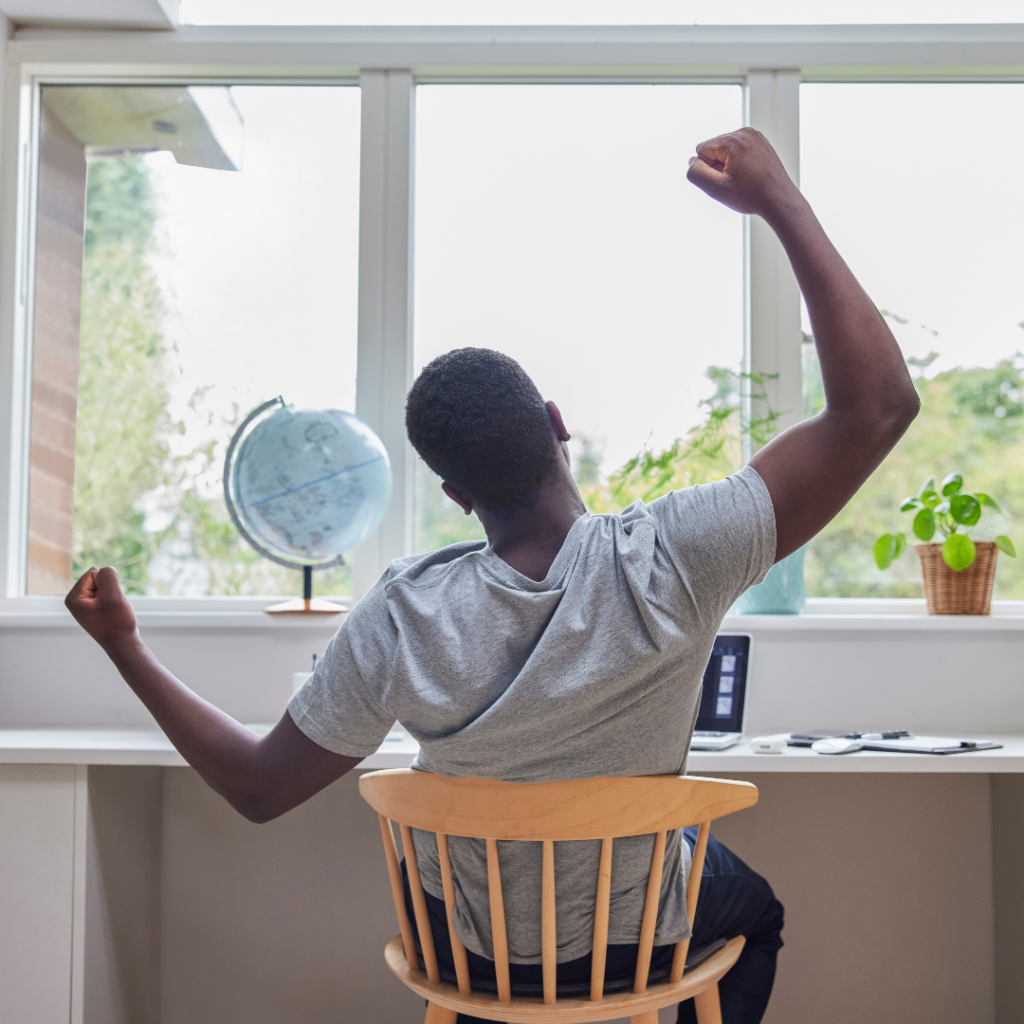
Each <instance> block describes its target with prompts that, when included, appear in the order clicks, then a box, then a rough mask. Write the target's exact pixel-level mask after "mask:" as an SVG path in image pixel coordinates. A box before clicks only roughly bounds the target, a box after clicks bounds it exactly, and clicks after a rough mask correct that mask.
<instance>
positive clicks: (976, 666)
mask: <svg viewBox="0 0 1024 1024" xmlns="http://www.w3.org/2000/svg"><path fill="white" fill-rule="evenodd" d="M171 618H172V617H171V616H166V615H165V616H160V617H158V618H157V620H156V621H157V622H159V624H158V625H157V624H155V625H148V624H147V619H148V617H147V616H145V615H143V616H142V617H141V622H142V627H141V628H142V634H143V637H144V638H145V639H146V641H147V642H148V643H149V644H150V646H151V647H152V648H153V650H154V652H155V653H156V655H157V657H159V658H160V659H161V660H163V661H164V663H165V664H166V665H167V666H168V668H170V669H171V670H172V671H173V672H175V673H176V674H177V675H178V676H179V677H180V678H181V679H182V680H184V681H185V682H186V683H187V684H188V685H189V686H192V687H193V688H194V689H195V690H197V691H198V692H199V693H200V694H201V695H202V696H203V697H205V698H207V699H208V700H210V701H212V702H213V703H214V704H216V705H217V706H219V707H221V708H223V709H224V710H225V711H226V712H228V713H229V714H231V715H234V716H235V717H236V718H238V719H240V720H241V721H243V722H271V721H276V720H277V719H278V718H279V717H280V715H281V714H282V712H283V710H284V707H285V705H286V704H287V701H288V697H289V696H290V694H291V677H292V673H293V672H298V671H307V670H308V668H309V665H310V662H311V660H312V654H313V653H314V652H316V653H317V654H318V655H320V654H322V653H323V651H324V648H325V647H326V646H327V643H328V641H329V640H330V638H331V635H332V634H333V631H334V628H335V627H334V626H332V625H329V624H320V625H318V624H315V623H314V624H312V625H305V624H303V625H286V624H283V623H282V622H280V621H274V620H270V619H269V618H267V617H266V616H262V615H260V614H259V613H256V614H252V615H240V616H232V617H230V618H231V620H232V624H225V625H218V626H207V627H200V626H196V625H192V624H190V625H181V626H176V625H172V624H168V622H169V620H170V619H171ZM908 619H909V621H908V623H907V624H906V625H900V626H899V627H898V628H887V629H878V628H876V627H875V626H874V625H869V624H868V622H875V621H877V620H868V619H865V624H864V625H863V626H860V627H858V628H850V627H851V626H853V627H857V622H856V617H853V616H850V617H846V618H843V617H839V616H837V617H836V619H835V623H836V625H835V627H834V628H832V627H831V626H829V624H828V623H827V622H823V621H822V619H820V618H815V619H810V620H807V621H806V622H801V621H799V620H797V619H791V620H789V621H788V622H786V623H784V624H782V625H784V626H785V628H779V626H780V623H778V622H774V623H768V624H767V625H765V626H762V625H760V624H759V623H760V622H764V620H763V619H760V620H759V619H758V618H757V617H751V619H749V620H745V619H744V618H742V617H736V618H730V619H728V620H726V623H725V624H724V626H723V629H724V630H743V631H748V632H751V633H753V635H754V653H753V662H752V672H751V687H750V694H749V700H750V705H749V714H748V719H747V726H748V729H747V731H748V732H750V733H751V734H754V735H758V734H763V733H770V732H784V731H790V730H796V729H809V728H831V727H835V728H839V727H848V728H856V727H864V728H867V727H873V728H883V727H900V728H907V729H911V730H915V731H918V732H923V733H926V732H931V733H939V734H942V733H946V732H949V733H961V732H962V733H965V734H967V733H978V734H984V733H1024V701H1022V700H1021V699H1020V694H1021V689H1022V687H1021V684H1022V682H1024V628H1020V626H1021V625H1024V623H1020V624H1016V623H1012V624H1010V625H1012V626H1016V628H1010V629H1003V630H1000V629H996V628H994V627H995V626H997V625H999V623H998V622H996V620H992V621H989V622H978V623H976V624H975V623H971V624H970V625H971V626H976V628H973V629H964V628H956V629H954V628H953V627H954V626H960V625H961V624H962V623H951V624H950V626H949V627H948V628H939V629H936V628H933V627H935V626H936V625H941V626H943V627H944V626H945V624H942V623H936V621H935V620H934V619H932V620H929V619H927V618H924V617H922V618H921V619H915V618H911V617H908ZM22 621H24V622H33V621H40V620H38V619H30V618H28V617H25V619H24V620H23V619H22V617H20V616H5V615H2V614H0V728H19V727H35V726H40V727H41V726H54V727H61V726H69V727H72V726H108V727H113V726H120V727H132V726H145V725H152V724H153V723H152V719H151V718H150V716H149V714H148V712H147V711H146V710H145V709H144V708H143V707H142V705H141V704H140V703H139V702H138V701H137V700H136V698H135V696H134V695H133V694H132V693H131V692H130V691H129V690H128V688H127V686H125V684H124V683H123V682H122V681H121V679H120V677H119V676H118V675H117V673H116V672H115V671H114V669H113V667H112V666H111V664H110V663H109V662H108V661H107V659H106V657H105V656H104V654H103V652H102V651H101V650H100V649H99V648H98V647H97V646H96V645H95V644H94V643H93V642H92V641H91V640H90V639H89V638H88V637H87V636H86V635H85V634H84V633H83V632H82V631H81V630H80V629H79V628H78V627H77V626H76V625H75V624H74V623H73V622H72V621H71V619H70V617H68V618H64V619H61V618H57V619H55V620H54V621H56V622H58V623H62V624H60V625H48V626H41V625H24V624H19V623H20V622H22ZM187 621H189V622H190V623H194V622H195V621H196V617H195V616H190V617H188V620H187ZM823 627H828V628H823Z"/></svg>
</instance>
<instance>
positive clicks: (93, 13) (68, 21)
mask: <svg viewBox="0 0 1024 1024" xmlns="http://www.w3.org/2000/svg"><path fill="white" fill-rule="evenodd" d="M0 11H2V12H3V13H4V14H6V15H7V17H8V18H10V19H11V21H13V22H14V23H15V24H16V25H56V24H59V25H69V26H70V25H87V26H89V27H97V28H99V27H103V28H174V27H175V26H176V25H177V24H178V0H0Z"/></svg>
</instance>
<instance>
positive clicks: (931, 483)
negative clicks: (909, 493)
mask: <svg viewBox="0 0 1024 1024" xmlns="http://www.w3.org/2000/svg"><path fill="white" fill-rule="evenodd" d="M934 490H935V477H933V476H930V477H928V479H927V480H925V482H924V483H923V484H921V490H919V491H918V492H917V496H918V497H919V498H923V497H924V496H925V494H926V493H928V492H929V491H934Z"/></svg>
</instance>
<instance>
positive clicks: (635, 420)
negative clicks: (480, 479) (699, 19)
mask: <svg viewBox="0 0 1024 1024" xmlns="http://www.w3.org/2000/svg"><path fill="white" fill-rule="evenodd" d="M741 104H742V98H741V92H740V89H739V87H738V86H731V85H699V86H689V85H664V86H644V85H624V86H611V85H584V86H579V85H572V86H570V85H550V86H544V85H451V86H443V85H438V86H421V87H420V88H419V90H418V93H417V111H416V122H417V144H416V321H415V328H416V352H415V361H416V367H417V370H418V369H419V368H421V367H422V366H423V365H425V364H426V363H427V362H429V361H430V360H431V359H432V358H434V357H435V356H437V355H440V354H441V353H442V352H446V351H448V350H450V349H453V348H460V347H463V346H482V347H487V348H495V349H499V350H501V351H502V352H506V353H507V354H508V355H510V356H512V357H513V358H515V359H517V360H518V361H519V362H520V363H521V364H522V366H523V368H524V369H525V370H526V372H527V373H529V374H530V375H531V376H532V377H533V378H534V380H535V381H536V382H537V386H538V387H539V388H540V391H541V393H542V394H543V396H544V397H545V399H553V400H554V401H555V402H557V403H558V405H559V408H560V409H561V411H562V415H563V417H564V419H565V422H566V426H567V427H568V429H569V431H570V433H572V434H573V437H574V440H573V442H572V450H573V454H574V459H575V472H576V475H577V480H578V482H580V484H581V485H582V486H583V490H584V497H585V500H587V501H588V504H590V506H591V507H592V508H594V509H595V510H596V511H607V510H609V509H611V508H613V507H614V508H615V510H616V511H617V510H618V508H621V506H622V505H623V504H626V503H628V501H629V500H632V498H633V497H637V496H640V493H641V492H643V493H645V494H646V496H647V497H650V496H653V494H652V493H649V492H650V486H649V485H650V484H651V482H652V481H651V478H652V474H654V471H653V470H652V471H650V472H648V473H647V476H646V477H645V479H644V480H636V479H632V478H630V479H625V478H624V477H623V476H622V475H621V474H620V475H619V476H616V471H617V470H619V469H620V468H621V467H623V465H624V464H625V463H626V462H627V461H628V460H629V459H631V458H632V457H633V456H636V455H637V454H638V453H640V452H642V451H647V452H648V453H649V454H650V453H661V452H663V451H664V450H665V449H666V448H668V447H669V446H670V445H672V443H673V441H674V440H675V439H676V438H680V437H686V436H687V434H688V432H690V431H691V430H692V429H693V428H694V427H696V426H698V425H700V424H707V423H708V418H709V414H710V412H711V409H710V407H709V406H708V405H707V404H702V401H707V400H713V401H715V402H716V404H717V406H721V405H722V404H723V403H726V402H728V401H729V400H730V396H731V395H732V394H733V392H734V391H735V387H736V377H735V371H738V370H739V368H740V366H741V363H742V356H743V226H742V218H740V217H738V216H736V215H735V214H732V213H730V212H729V211H728V210H725V209H724V208H723V207H721V206H719V205H718V204H717V203H714V202H712V201H711V200H709V199H708V198H707V197H706V196H705V195H704V194H703V193H701V192H699V191H698V190H697V189H695V188H694V187H693V186H691V185H689V184H688V183H687V182H686V180H685V177H684V174H685V170H686V161H687V158H688V157H689V155H690V154H691V153H692V152H693V151H694V148H695V146H696V145H697V144H698V143H699V142H701V141H702V140H703V139H706V138H708V137H710V136H713V135H716V134H719V133H721V132H723V131H730V130H732V129H734V128H735V127H737V126H738V125H740V124H741V123H742V106H741ZM710 367H723V368H728V370H730V371H732V375H729V374H724V373H723V374H719V375H717V376H716V378H715V379H714V380H712V379H709V376H708V370H709V368H710ZM715 396H717V398H716V397H715ZM735 422H736V420H735V417H733V418H731V419H730V421H729V425H730V429H732V427H733V426H734V425H735ZM734 433H735V434H736V435H737V436H738V432H737V431H734ZM734 441H736V436H734V437H730V446H729V448H728V458H715V459H712V460H710V462H709V463H708V465H707V466H702V467H701V469H700V470H699V471H700V472H705V471H706V473H707V474H710V475H724V473H726V472H728V471H729V469H730V468H737V466H738V458H739V448H738V444H735V443H732V442H734ZM683 447H684V449H685V448H686V446H683ZM686 450H687V451H689V449H686ZM683 454H685V452H684V451H683V449H681V450H680V453H679V455H680V457H679V458H678V459H676V460H675V462H674V463H673V467H674V469H678V470H679V474H682V475H683V476H685V474H686V473H687V472H689V470H688V469H685V468H684V467H683V465H682V463H683V461H685V460H684V459H683ZM690 454H692V452H690ZM730 460H731V461H730ZM691 461H692V460H691ZM711 463H714V464H713V465H712V464H711ZM648 468H649V469H650V467H648ZM679 474H677V475H676V476H675V477H674V479H675V482H676V485H678V483H679V482H689V478H687V479H683V478H682V476H680V475H679ZM634 475H635V474H634ZM655 475H656V474H655ZM691 476H692V474H691ZM617 484H618V486H616V485H617ZM645 488H646V491H645ZM469 536H482V534H481V533H480V527H479V523H478V522H477V520H476V518H475V517H472V518H471V519H466V518H465V517H464V516H463V515H462V513H461V510H459V509H458V508H457V507H456V506H455V505H454V504H453V503H451V502H449V501H448V500H447V499H446V498H444V497H443V495H442V494H441V490H440V486H439V482H438V481H437V479H436V478H434V477H433V474H431V473H430V472H429V470H427V469H426V468H425V467H424V466H423V465H422V463H420V464H419V466H418V479H417V490H416V532H415V544H416V550H417V551H425V550H430V549H432V548H434V547H438V546H441V545H443V544H446V543H450V542H451V541H452V540H455V539H461V538H463V537H469Z"/></svg>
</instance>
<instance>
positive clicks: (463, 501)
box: [441, 480, 473, 516]
mask: <svg viewBox="0 0 1024 1024" xmlns="http://www.w3.org/2000/svg"><path fill="white" fill-rule="evenodd" d="M441 490H442V491H444V493H445V494H447V495H448V497H449V498H451V499H452V501H454V502H455V504H456V505H458V506H459V508H461V509H462V511H463V512H465V513H466V515H467V516H468V515H469V514H470V512H472V511H473V502H471V501H470V500H469V498H467V497H466V496H465V495H464V494H463V493H462V492H461V491H459V490H458V489H457V488H455V487H452V485H451V484H450V483H448V481H447V480H445V481H444V482H443V483H442V484H441Z"/></svg>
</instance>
